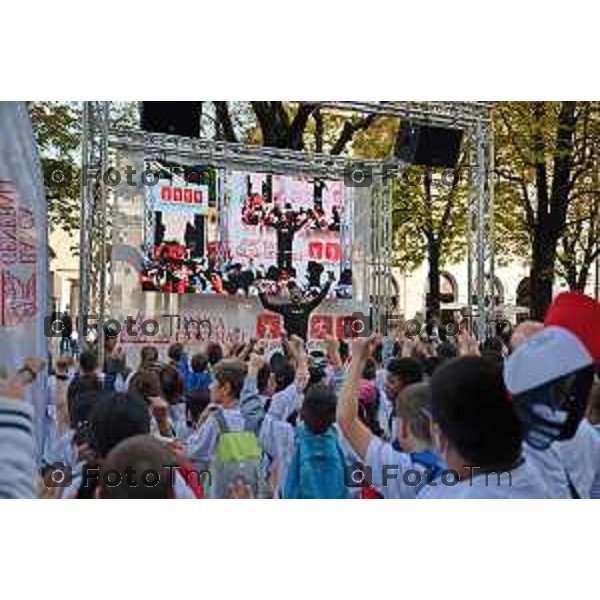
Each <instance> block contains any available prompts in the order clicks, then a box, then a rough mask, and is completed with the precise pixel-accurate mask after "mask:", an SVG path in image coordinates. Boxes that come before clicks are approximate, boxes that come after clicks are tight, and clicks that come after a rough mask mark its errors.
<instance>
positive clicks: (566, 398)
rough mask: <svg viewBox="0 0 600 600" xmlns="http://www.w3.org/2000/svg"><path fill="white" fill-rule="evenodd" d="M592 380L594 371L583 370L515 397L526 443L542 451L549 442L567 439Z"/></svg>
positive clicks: (589, 369)
mask: <svg viewBox="0 0 600 600" xmlns="http://www.w3.org/2000/svg"><path fill="white" fill-rule="evenodd" d="M593 380H594V368H593V367H586V368H585V369H581V370H580V371H578V372H577V373H572V374H570V375H567V376H565V377H561V378H560V379H557V380H556V381H553V382H550V383H548V384H546V385H544V386H540V387H538V388H536V389H534V390H529V391H527V392H524V393H523V394H519V395H517V396H515V398H514V401H515V409H516V411H517V414H518V415H519V419H520V420H521V423H522V424H523V426H524V429H525V440H526V441H527V443H528V444H529V445H530V446H532V447H533V448H536V449H537V450H546V449H547V448H548V447H549V446H550V444H552V442H555V441H557V440H569V439H571V438H572V437H573V436H574V435H575V433H576V431H577V428H578V427H579V423H580V422H581V419H583V415H584V413H585V407H586V404H587V398H588V395H589V392H590V389H591V386H592V383H593Z"/></svg>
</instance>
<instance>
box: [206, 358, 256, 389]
mask: <svg viewBox="0 0 600 600" xmlns="http://www.w3.org/2000/svg"><path fill="white" fill-rule="evenodd" d="M247 372H248V369H247V367H246V364H245V363H244V362H243V361H242V360H240V359H239V358H224V359H223V360H221V361H219V362H218V363H217V364H216V365H215V368H214V374H215V379H216V380H217V381H218V382H219V384H220V385H225V384H226V383H228V384H229V385H230V386H231V395H232V396H233V397H234V398H239V397H240V394H241V392H242V388H243V387H244V380H245V379H246V373H247Z"/></svg>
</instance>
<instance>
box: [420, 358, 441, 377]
mask: <svg viewBox="0 0 600 600" xmlns="http://www.w3.org/2000/svg"><path fill="white" fill-rule="evenodd" d="M421 362H422V364H423V372H424V373H425V375H427V377H431V376H432V375H433V374H434V373H435V370H436V369H437V368H438V367H439V366H440V365H441V364H442V362H443V360H442V359H441V358H440V357H439V356H426V357H425V358H423V359H422V361H421Z"/></svg>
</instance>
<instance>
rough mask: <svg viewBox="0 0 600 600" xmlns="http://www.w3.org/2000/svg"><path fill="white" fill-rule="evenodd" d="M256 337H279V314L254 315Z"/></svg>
mask: <svg viewBox="0 0 600 600" xmlns="http://www.w3.org/2000/svg"><path fill="white" fill-rule="evenodd" d="M256 337H257V338H258V339H274V340H276V339H279V338H281V319H280V317H279V315H274V314H271V313H262V314H260V315H258V316H257V317H256Z"/></svg>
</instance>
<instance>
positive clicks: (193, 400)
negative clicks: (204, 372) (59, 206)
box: [185, 388, 210, 423]
mask: <svg viewBox="0 0 600 600" xmlns="http://www.w3.org/2000/svg"><path fill="white" fill-rule="evenodd" d="M209 402H210V390H208V389H206V388H195V389H193V390H190V391H189V392H187V394H186V395H185V406H186V410H187V411H188V412H189V413H190V415H191V417H192V421H193V422H194V423H196V422H197V421H198V419H199V418H200V415H201V414H202V411H203V410H204V409H205V408H206V407H207V406H208V404H209Z"/></svg>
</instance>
